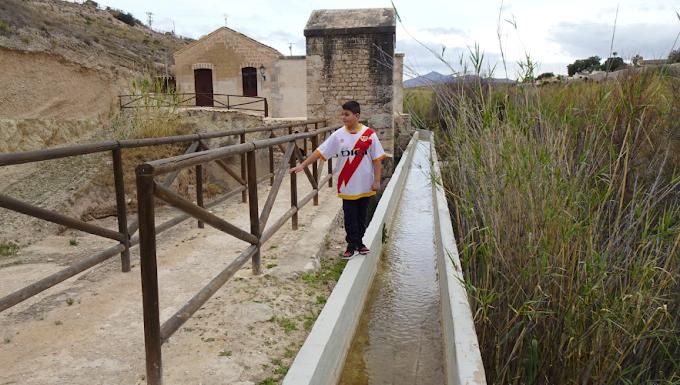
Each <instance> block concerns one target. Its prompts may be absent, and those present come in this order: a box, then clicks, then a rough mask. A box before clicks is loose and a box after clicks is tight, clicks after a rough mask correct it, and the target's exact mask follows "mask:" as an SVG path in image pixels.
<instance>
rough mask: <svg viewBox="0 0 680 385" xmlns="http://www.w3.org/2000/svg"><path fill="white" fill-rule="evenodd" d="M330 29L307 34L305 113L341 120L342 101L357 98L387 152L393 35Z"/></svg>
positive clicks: (390, 143)
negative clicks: (337, 31) (314, 34)
mask: <svg viewBox="0 0 680 385" xmlns="http://www.w3.org/2000/svg"><path fill="white" fill-rule="evenodd" d="M331 33H332V31H331ZM331 33H327V34H325V35H323V36H307V117H308V118H309V119H317V118H326V119H328V121H329V123H330V124H341V123H342V120H341V117H340V116H341V115H340V114H341V107H342V104H343V103H345V102H346V101H348V100H356V101H357V102H359V104H360V105H361V117H362V118H364V119H368V124H369V125H370V127H371V128H373V129H374V130H375V131H376V133H377V134H378V137H379V138H380V141H381V143H382V144H383V147H384V148H385V151H386V152H387V153H388V154H390V155H391V154H392V153H393V149H394V139H393V135H392V133H393V127H394V122H393V117H392V115H393V95H394V81H393V77H394V68H393V66H394V64H393V63H394V46H395V34H394V33H393V32H392V33H389V32H388V33H356V34H338V35H334V34H331Z"/></svg>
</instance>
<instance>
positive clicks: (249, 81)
mask: <svg viewBox="0 0 680 385" xmlns="http://www.w3.org/2000/svg"><path fill="white" fill-rule="evenodd" d="M241 75H242V78H243V96H257V69H255V67H245V68H244V69H242V70H241Z"/></svg>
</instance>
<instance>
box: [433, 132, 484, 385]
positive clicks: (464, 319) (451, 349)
mask: <svg viewBox="0 0 680 385" xmlns="http://www.w3.org/2000/svg"><path fill="white" fill-rule="evenodd" d="M430 142H431V145H430V150H431V156H432V171H431V172H432V175H433V176H434V178H433V180H436V181H441V180H442V179H441V172H440V169H439V160H438V157H437V151H436V150H435V146H434V137H430ZM432 199H433V201H434V216H435V218H434V220H435V222H434V223H435V234H436V237H437V264H438V268H439V286H440V289H441V295H442V297H441V303H442V334H443V337H444V359H445V362H446V376H447V381H448V385H462V384H486V377H485V375H484V364H483V362H482V356H481V354H480V351H479V343H478V342H477V333H476V332H475V324H474V320H473V318H472V311H471V310H470V304H469V302H468V297H467V291H466V290H465V287H464V286H463V284H462V282H464V277H463V273H462V271H461V267H460V260H459V258H458V248H457V247H456V239H455V236H454V233H453V226H452V224H451V217H450V215H449V208H448V205H447V203H446V195H445V194H444V188H443V187H442V185H441V183H436V184H435V185H434V186H433V189H432Z"/></svg>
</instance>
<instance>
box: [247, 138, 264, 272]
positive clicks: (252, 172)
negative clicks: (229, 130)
mask: <svg viewBox="0 0 680 385" xmlns="http://www.w3.org/2000/svg"><path fill="white" fill-rule="evenodd" d="M248 201H249V205H248V206H250V233H251V234H253V235H254V236H256V237H257V238H258V245H257V251H256V252H255V254H253V275H258V274H260V273H261V272H262V267H261V266H260V245H259V239H260V212H259V209H258V207H257V167H256V166H255V150H253V151H249V152H248Z"/></svg>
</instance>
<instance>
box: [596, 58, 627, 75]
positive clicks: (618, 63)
mask: <svg viewBox="0 0 680 385" xmlns="http://www.w3.org/2000/svg"><path fill="white" fill-rule="evenodd" d="M625 66H626V63H624V62H623V59H621V58H620V57H616V56H614V57H610V58H607V60H605V61H604V63H602V65H601V66H600V70H601V71H607V72H612V71H616V70H617V69H619V68H623V67H625Z"/></svg>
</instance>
